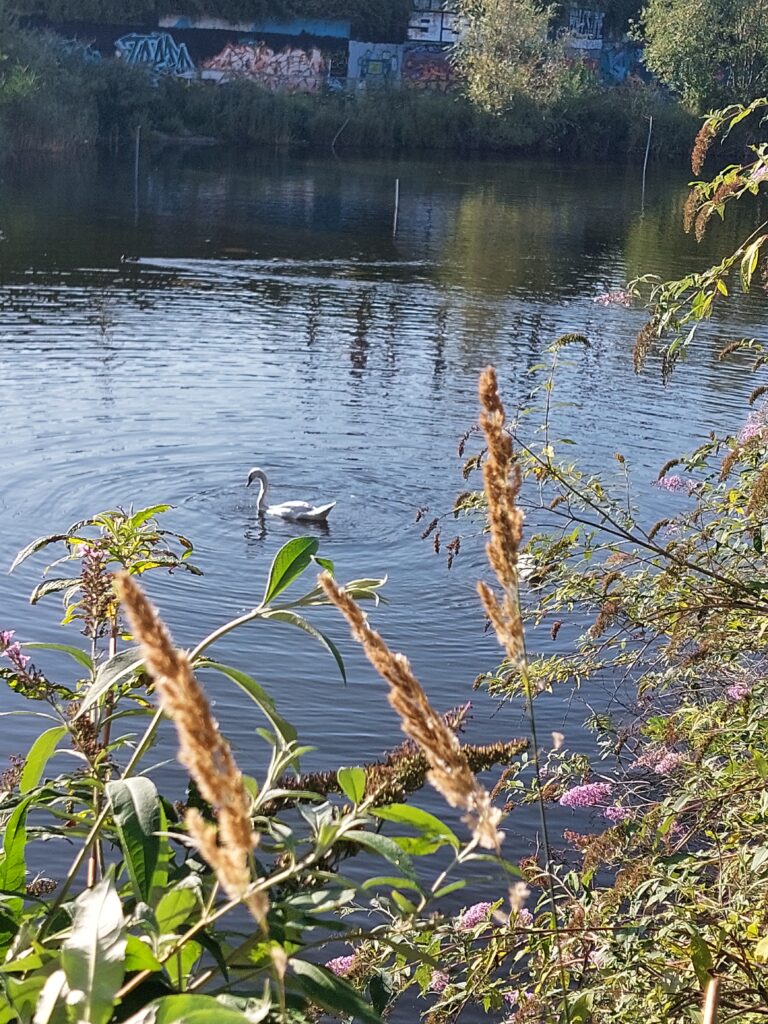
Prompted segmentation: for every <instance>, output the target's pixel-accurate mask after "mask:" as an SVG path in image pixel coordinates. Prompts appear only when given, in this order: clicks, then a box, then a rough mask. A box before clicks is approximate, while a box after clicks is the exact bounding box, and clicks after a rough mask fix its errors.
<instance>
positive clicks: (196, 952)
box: [165, 939, 203, 991]
mask: <svg viewBox="0 0 768 1024" xmlns="http://www.w3.org/2000/svg"><path fill="white" fill-rule="evenodd" d="M202 952H203V947H202V946H201V945H200V943H199V942H194V941H191V940H189V939H188V940H187V941H186V942H185V943H184V945H183V946H182V947H181V950H180V951H179V952H178V953H177V954H176V955H175V956H172V957H171V959H170V960H168V961H167V962H166V965H165V969H166V970H167V971H168V976H169V978H170V979H171V985H173V987H174V988H175V989H180V990H181V991H183V990H184V989H185V988H186V983H187V979H188V978H189V975H190V973H191V971H192V969H193V967H194V966H195V964H196V963H197V961H198V960H199V959H200V956H201V954H202Z"/></svg>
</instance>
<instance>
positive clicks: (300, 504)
mask: <svg viewBox="0 0 768 1024" xmlns="http://www.w3.org/2000/svg"><path fill="white" fill-rule="evenodd" d="M254 480H258V481H259V497H258V499H257V501H256V508H257V510H258V512H259V515H261V514H262V513H266V514H267V515H268V516H279V517H280V518H281V519H296V520H300V521H302V522H305V523H324V522H326V520H327V519H328V513H329V512H330V511H331V509H332V508H333V506H334V505H335V504H336V502H335V501H332V502H330V504H328V505H310V504H309V502H308V501H284V502H282V503H281V504H280V505H267V491H268V490H269V480H267V474H266V473H265V472H264V470H263V469H259V467H258V466H254V468H253V469H252V470H251V471H250V473H249V474H248V479H247V480H246V482H245V486H246V487H250V486H251V484H252V483H253V481H254Z"/></svg>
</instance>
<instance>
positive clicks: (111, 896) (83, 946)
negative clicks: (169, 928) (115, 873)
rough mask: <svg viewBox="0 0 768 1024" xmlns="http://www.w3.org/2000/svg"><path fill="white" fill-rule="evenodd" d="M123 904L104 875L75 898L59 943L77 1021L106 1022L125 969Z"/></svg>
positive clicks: (91, 1023) (70, 999) (69, 1000)
mask: <svg viewBox="0 0 768 1024" xmlns="http://www.w3.org/2000/svg"><path fill="white" fill-rule="evenodd" d="M125 947H126V941H125V936H124V920H123V908H122V904H121V902H120V897H119V896H118V894H117V891H116V889H115V886H114V883H113V882H112V880H111V879H110V878H105V879H104V880H103V881H101V882H99V884H98V885H96V886H95V887H94V888H93V889H86V890H85V891H84V892H82V893H81V894H80V895H79V896H78V897H77V899H76V900H75V915H74V920H73V922H72V931H71V932H70V934H69V935H68V937H67V938H66V939H65V940H64V943H63V945H62V947H61V964H62V967H63V968H64V971H65V972H66V975H67V984H68V985H69V988H70V990H71V994H70V996H69V997H68V1002H69V1005H71V1006H73V1007H76V1008H77V1020H78V1022H86V1021H87V1022H88V1024H107V1021H109V1019H110V1018H111V1016H112V1007H113V1005H114V1001H115V995H116V994H117V990H118V989H119V988H120V986H121V984H122V982H123V975H124V971H125Z"/></svg>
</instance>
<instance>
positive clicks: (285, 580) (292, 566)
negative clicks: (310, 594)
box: [262, 537, 320, 605]
mask: <svg viewBox="0 0 768 1024" xmlns="http://www.w3.org/2000/svg"><path fill="white" fill-rule="evenodd" d="M319 546H320V543H319V541H318V540H317V538H315V537H294V538H293V540H289V541H288V543H287V544H284V545H283V546H282V547H281V548H280V550H279V551H278V552H277V554H276V555H275V557H274V560H273V562H272V568H271V569H270V570H269V579H268V580H267V589H266V590H265V592H264V599H263V601H262V604H265V605H266V604H269V603H270V602H271V601H273V600H274V599H275V598H276V597H277V596H278V594H282V592H283V591H284V590H285V588H286V587H288V586H289V585H290V584H291V583H292V582H293V581H294V580H295V579H296V577H297V576H300V575H301V574H302V573H303V572H304V570H305V569H306V568H307V566H308V565H309V563H310V562H311V561H312V556H313V555H314V554H316V552H317V549H318V547H319Z"/></svg>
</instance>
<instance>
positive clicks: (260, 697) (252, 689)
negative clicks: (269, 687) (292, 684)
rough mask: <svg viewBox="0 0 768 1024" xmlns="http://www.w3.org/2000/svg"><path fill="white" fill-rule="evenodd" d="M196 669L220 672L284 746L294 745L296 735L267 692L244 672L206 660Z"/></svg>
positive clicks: (198, 663)
mask: <svg viewBox="0 0 768 1024" xmlns="http://www.w3.org/2000/svg"><path fill="white" fill-rule="evenodd" d="M195 667H196V668H201V669H206V668H210V669H213V670H214V671H215V672H220V673H221V674H222V675H224V676H226V677H227V678H228V679H231V680H232V682H233V683H237V685H238V686H239V687H240V688H241V689H242V690H244V691H245V692H246V693H247V694H248V696H249V697H250V698H251V700H252V701H253V702H254V703H255V704H256V705H257V707H258V708H260V710H261V711H262V713H263V714H264V716H265V717H266V719H267V720H268V721H269V723H270V724H271V725H272V728H273V729H274V730H275V732H277V733H278V734H279V735H280V736H281V737H282V738H283V740H284V742H285V743H286V744H288V743H294V742H295V741H296V738H297V733H296V730H295V729H294V727H293V726H292V725H291V723H290V722H287V721H286V720H285V719H284V718H283V717H282V716H281V715H279V714H278V713H277V708H276V707H275V702H274V701H273V700H272V698H271V697H270V696H269V694H268V693H267V691H266V690H265V689H264V687H263V686H261V685H260V684H259V683H257V682H256V680H255V679H252V678H251V676H249V675H247V674H246V673H245V672H241V671H240V670H239V669H237V668H231V667H230V666H229V665H222V664H220V663H219V662H218V661H208V660H207V659H206V658H204V659H202V660H201V661H199V662H197V664H196V666H195Z"/></svg>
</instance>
